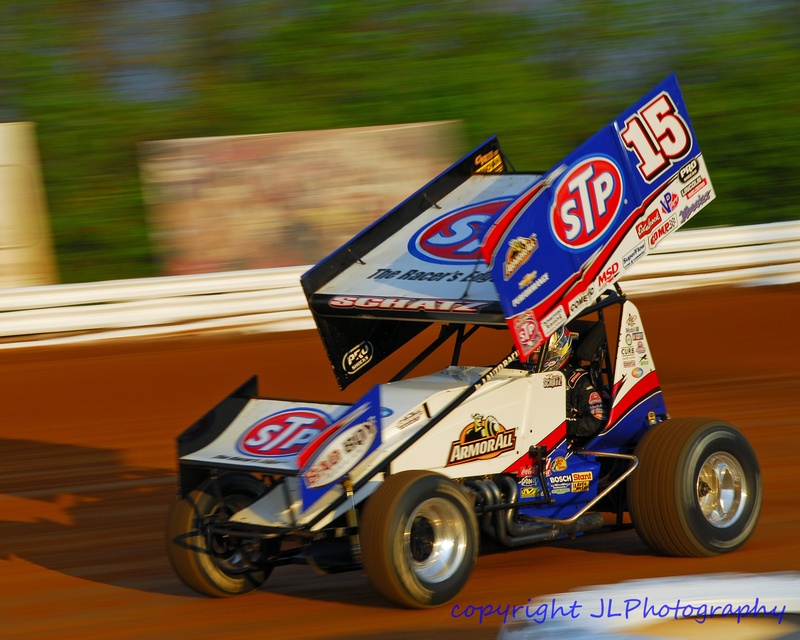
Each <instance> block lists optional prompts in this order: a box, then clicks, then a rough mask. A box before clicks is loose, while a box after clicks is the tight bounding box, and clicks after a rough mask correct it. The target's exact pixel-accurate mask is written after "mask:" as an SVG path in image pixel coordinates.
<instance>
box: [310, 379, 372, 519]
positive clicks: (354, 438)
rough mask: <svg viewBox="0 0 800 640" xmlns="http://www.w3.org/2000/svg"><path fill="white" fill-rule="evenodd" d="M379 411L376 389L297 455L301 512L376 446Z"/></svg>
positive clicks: (341, 478) (342, 477)
mask: <svg viewBox="0 0 800 640" xmlns="http://www.w3.org/2000/svg"><path fill="white" fill-rule="evenodd" d="M381 412H382V409H381V406H380V391H379V387H378V386H376V387H373V388H372V390H370V391H369V392H368V393H367V394H366V395H365V396H364V397H363V398H361V400H359V401H358V402H357V403H355V404H354V405H353V406H352V407H351V408H350V410H349V411H348V412H347V413H346V414H345V415H343V416H342V417H341V418H339V419H338V420H337V421H336V422H334V423H333V424H331V425H330V426H329V427H328V428H327V429H326V430H325V431H324V432H323V433H321V434H320V435H319V436H317V438H316V439H315V440H314V441H313V442H311V443H310V444H309V445H308V446H307V447H305V448H304V449H303V451H302V452H301V453H300V455H298V457H297V462H298V467H299V468H300V494H301V497H302V500H303V509H304V510H306V509H308V508H309V507H310V506H311V505H312V504H314V503H315V502H316V501H317V500H319V498H320V497H322V496H323V495H324V494H325V493H327V492H328V490H329V489H330V488H331V486H332V485H334V484H337V483H339V482H341V481H342V480H343V479H344V477H345V476H346V475H347V474H348V473H350V472H351V471H352V470H353V468H354V467H355V466H356V465H357V464H358V463H359V462H361V461H362V460H364V458H366V457H367V456H368V455H369V454H371V453H372V452H373V451H375V449H377V448H378V447H379V446H380V444H381Z"/></svg>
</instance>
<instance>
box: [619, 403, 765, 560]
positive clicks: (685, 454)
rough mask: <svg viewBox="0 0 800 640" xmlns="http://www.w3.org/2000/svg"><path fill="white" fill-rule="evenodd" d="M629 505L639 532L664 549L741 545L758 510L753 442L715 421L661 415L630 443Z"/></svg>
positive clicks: (678, 551)
mask: <svg viewBox="0 0 800 640" xmlns="http://www.w3.org/2000/svg"><path fill="white" fill-rule="evenodd" d="M636 456H637V457H638V458H639V468H638V469H637V470H636V471H635V472H634V473H633V475H632V476H631V477H630V479H629V480H628V506H629V509H630V514H631V519H632V520H633V524H634V527H635V528H636V531H637V533H638V534H639V537H641V538H642V540H643V541H644V542H645V543H646V544H647V545H648V546H649V547H651V548H652V549H653V550H655V551H656V552H658V553H660V554H663V555H668V556H688V557H690V556H694V557H701V556H713V555H717V554H720V553H726V552H728V551H733V550H735V549H738V548H739V547H741V546H742V545H743V544H744V543H745V542H746V541H747V539H748V538H749V537H750V535H751V534H752V533H753V530H754V529H755V526H756V522H757V521H758V515H759V512H760V510H761V499H762V493H763V489H762V484H761V472H760V470H759V466H758V460H757V458H756V455H755V452H754V451H753V448H752V447H751V446H750V443H749V442H748V441H747V439H746V438H745V437H744V435H742V434H741V432H739V431H738V430H737V429H736V428H735V427H733V426H731V425H730V424H728V423H726V422H722V421H720V420H713V419H708V418H686V419H673V420H667V421H666V422H663V423H661V424H659V425H657V426H655V427H653V428H652V429H651V430H650V431H648V432H647V433H646V434H645V436H644V437H643V438H642V440H641V441H640V442H639V444H638V446H637V447H636Z"/></svg>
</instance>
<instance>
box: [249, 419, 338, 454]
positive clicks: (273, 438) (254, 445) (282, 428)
mask: <svg viewBox="0 0 800 640" xmlns="http://www.w3.org/2000/svg"><path fill="white" fill-rule="evenodd" d="M330 422H331V419H330V417H329V416H327V415H326V414H324V413H323V412H322V411H317V410H316V409H302V408H299V409H289V410H287V411H280V412H278V413H273V414H272V415H271V416H267V417H266V418H262V419H261V420H259V421H258V422H256V423H255V424H254V425H253V426H252V427H250V428H249V429H248V430H247V431H246V432H245V434H244V435H243V436H242V437H241V438H240V439H239V443H238V445H237V446H238V449H239V451H241V452H242V453H246V454H247V455H250V456H258V457H264V458H281V457H287V456H294V455H297V454H298V453H299V452H300V451H301V450H302V449H303V447H305V446H306V445H307V444H308V443H309V442H311V441H312V440H313V439H314V438H316V437H317V436H318V435H319V434H320V433H322V432H323V431H324V430H325V428H326V427H327V426H328V425H329V424H330Z"/></svg>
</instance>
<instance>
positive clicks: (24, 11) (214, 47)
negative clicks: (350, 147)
mask: <svg viewBox="0 0 800 640" xmlns="http://www.w3.org/2000/svg"><path fill="white" fill-rule="evenodd" d="M798 42H800V3H797V2H796V0H762V1H761V2H758V3H754V2H750V1H745V0H741V1H740V0H707V1H705V2H697V1H696V0H693V1H684V0H676V1H675V2H671V3H669V4H665V3H661V2H655V1H649V0H617V1H611V0H591V1H589V0H581V1H572V2H570V1H567V2H565V1H563V0H540V1H536V0H527V1H526V0H495V1H493V2H481V1H479V0H440V1H438V2H417V1H413V0H383V1H381V2H362V1H360V0H330V1H325V0H293V1H292V2H277V1H274V0H260V1H257V0H3V2H2V3H0V122H5V123H12V122H31V123H34V124H35V126H36V130H35V139H36V145H37V148H38V153H39V156H40V161H41V172H42V182H43V186H44V188H43V192H44V194H45V198H46V205H45V209H46V211H47V216H48V221H49V222H48V224H49V226H50V228H51V231H52V238H53V245H54V248H55V255H56V260H57V266H56V269H55V272H56V276H55V281H57V282H64V283H67V282H88V281H95V280H108V279H120V278H133V277H147V276H156V275H163V274H165V273H167V272H168V270H167V265H166V262H167V259H168V257H165V255H164V253H163V251H159V250H158V248H157V244H158V238H157V236H158V234H157V233H156V231H154V229H153V226H154V225H153V223H152V219H150V218H149V217H148V216H149V215H150V214H148V206H147V198H148V195H147V194H148V190H147V189H146V188H145V187H146V184H145V183H146V181H147V179H146V177H143V175H145V174H146V171H145V172H143V171H142V166H143V164H146V163H143V158H145V159H146V158H147V152H146V149H147V148H148V147H147V144H145V143H151V142H153V141H166V140H181V139H194V138H207V137H212V136H226V137H227V136H242V135H254V134H270V133H276V132H289V131H292V132H302V131H310V130H328V129H342V128H351V127H386V126H388V125H398V124H405V123H422V122H457V123H458V134H457V136H456V138H450V140H451V142H452V141H454V140H455V143H454V144H455V146H456V147H457V149H456V155H446V156H445V160H446V161H447V163H448V164H449V162H452V161H453V160H454V159H455V158H457V157H459V156H460V155H462V154H463V153H465V152H466V151H468V150H469V149H471V148H472V147H473V146H475V145H476V144H478V143H480V142H481V141H483V140H484V139H486V138H487V137H488V136H489V135H492V134H497V135H498V136H499V138H500V142H501V144H502V145H503V148H504V150H505V151H506V153H507V154H508V156H509V157H510V158H511V160H512V162H513V163H514V165H515V167H516V168H517V169H522V170H544V169H547V168H549V167H550V166H551V165H553V164H554V163H555V162H557V161H558V160H559V159H560V158H561V157H562V156H563V155H564V154H565V153H567V152H569V151H570V150H572V149H573V148H574V147H576V146H577V145H578V144H580V143H581V142H582V141H583V140H584V139H586V138H587V137H588V136H589V135H591V134H592V133H593V132H594V131H595V130H597V129H598V128H599V127H601V126H602V125H604V124H605V123H607V122H608V121H609V120H610V119H612V118H613V117H614V116H615V115H616V114H617V113H618V112H619V111H621V110H622V109H623V108H625V107H626V106H628V105H629V104H630V103H632V102H633V101H634V100H635V99H637V98H638V97H639V96H640V95H641V94H642V93H644V92H645V91H646V90H648V89H649V88H650V87H652V86H653V85H654V84H655V83H657V82H658V81H660V80H661V79H662V78H663V77H665V76H666V75H667V74H669V73H673V72H674V73H676V74H677V76H678V79H679V82H680V83H681V88H682V91H683V94H684V97H685V99H686V103H687V105H688V107H689V111H690V115H691V118H692V122H693V124H694V128H695V131H696V133H697V136H698V138H699V140H700V143H701V148H702V149H703V152H704V155H705V158H706V161H707V163H708V166H709V170H710V174H711V176H712V179H713V181H714V186H715V189H716V192H717V197H718V202H717V203H716V204H715V206H713V207H709V208H708V210H706V211H704V212H703V215H702V216H698V218H699V219H698V221H697V222H696V223H695V226H697V225H702V226H715V225H731V224H756V223H768V222H776V221H783V220H793V219H797V218H800V214H799V210H798V207H797V204H796V194H797V193H798V192H799V191H800V154H798V153H797V144H798V142H800V117H799V116H800V47H798V45H797V43H798ZM323 160H324V159H323V158H320V162H322V161H323ZM278 162H280V158H278ZM265 173H266V174H267V175H270V173H269V171H265ZM430 177H433V174H432V175H431V176H430ZM261 185H262V188H263V189H265V190H267V191H268V190H269V188H270V183H269V180H266V181H262V182H261ZM418 185H419V183H417V185H416V186H418ZM410 190H411V189H409V191H410ZM0 231H2V230H0ZM222 241H223V240H222V239H221V238H220V242H222ZM2 244H3V247H2V248H3V249H6V248H8V247H7V245H8V243H7V242H4V243H2ZM319 257H321V256H319ZM302 259H303V260H306V262H313V260H312V259H306V258H302ZM215 268H220V269H224V268H236V265H219V264H218V265H215Z"/></svg>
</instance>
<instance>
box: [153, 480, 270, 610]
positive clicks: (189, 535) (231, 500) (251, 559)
mask: <svg viewBox="0 0 800 640" xmlns="http://www.w3.org/2000/svg"><path fill="white" fill-rule="evenodd" d="M264 490H265V487H264V484H263V483H262V482H260V481H259V480H257V479H256V478H255V477H253V476H251V475H247V474H224V475H222V476H220V477H219V478H218V479H209V480H206V481H205V482H204V483H203V484H201V485H200V486H199V487H198V488H197V489H195V490H194V491H192V492H191V493H189V494H188V495H187V496H186V497H185V498H178V499H177V500H176V501H175V502H174V503H173V504H172V506H171V507H170V510H169V515H168V516H167V535H166V538H167V554H168V556H169V559H170V562H171V563H172V567H173V569H174V570H175V573H176V574H177V575H178V577H179V578H180V579H181V580H183V582H184V583H185V584H186V585H187V586H188V587H190V588H192V589H194V590H195V591H197V592H199V593H203V594H206V595H210V596H216V597H226V596H234V595H240V594H243V593H249V592H250V591H254V590H255V589H258V588H259V587H260V586H261V585H262V584H263V583H264V581H265V580H266V579H267V577H268V576H269V574H270V573H271V571H272V568H271V567H268V566H264V565H263V563H262V564H259V561H260V560H263V559H264V558H265V557H266V554H267V553H268V550H269V545H268V543H265V542H262V541H259V540H247V539H243V538H232V537H229V536H224V535H220V534H212V533H211V532H209V531H208V530H207V528H208V525H209V524H210V523H212V522H213V523H215V524H220V523H223V522H226V521H227V520H228V518H230V516H232V515H233V514H234V513H236V512H237V511H239V510H241V509H243V508H244V507H246V506H247V505H249V504H250V503H252V502H253V501H254V500H255V499H256V498H258V497H259V496H260V495H262V494H263V493H264Z"/></svg>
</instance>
